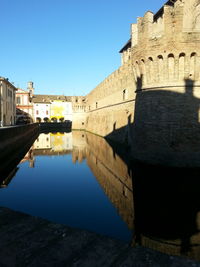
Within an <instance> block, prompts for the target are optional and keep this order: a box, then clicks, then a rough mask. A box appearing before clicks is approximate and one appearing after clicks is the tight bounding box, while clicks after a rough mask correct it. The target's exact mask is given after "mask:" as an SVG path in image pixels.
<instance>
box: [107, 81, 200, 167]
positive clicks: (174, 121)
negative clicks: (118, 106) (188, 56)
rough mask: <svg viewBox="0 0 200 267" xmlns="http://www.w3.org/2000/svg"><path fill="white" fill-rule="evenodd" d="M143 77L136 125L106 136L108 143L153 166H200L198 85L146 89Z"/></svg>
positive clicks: (136, 112)
mask: <svg viewBox="0 0 200 267" xmlns="http://www.w3.org/2000/svg"><path fill="white" fill-rule="evenodd" d="M142 78H143V77H142V76H141V77H140V78H138V79H137V83H136V88H137V90H136V92H137V96H136V100H135V114H134V123H132V122H131V117H130V116H128V117H127V125H126V126H124V127H122V128H119V129H117V127H116V125H115V127H113V132H111V133H110V134H109V135H107V136H106V139H107V141H108V142H110V141H112V140H113V141H117V142H121V143H122V144H124V145H125V146H126V147H127V148H128V149H129V151H130V154H131V157H132V158H134V159H136V160H139V161H143V162H147V163H152V164H161V165H172V166H173V165H174V166H188V167H193V166H195V167H197V166H198V167H199V166H200V161H199V157H200V123H199V119H200V118H199V108H200V99H199V98H197V97H196V96H195V93H197V90H196V91H195V89H196V88H197V87H195V82H194V81H193V80H191V79H185V85H184V86H168V87H165V88H163V89H162V90H161V89H159V88H148V89H145V88H143V84H142Z"/></svg>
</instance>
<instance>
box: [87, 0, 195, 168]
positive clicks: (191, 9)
mask: <svg viewBox="0 0 200 267" xmlns="http://www.w3.org/2000/svg"><path fill="white" fill-rule="evenodd" d="M120 53H121V59H122V60H121V61H122V65H121V67H120V68H119V69H118V70H116V71H115V72H113V73H112V74H111V75H109V76H108V77H107V78H106V79H105V80H104V81H103V82H101V83H100V84H99V85H98V86H97V87H96V88H95V89H94V90H92V91H91V92H90V93H89V94H88V95H87V96H86V113H87V114H86V124H85V128H86V130H88V131H91V132H94V133H96V134H99V135H101V136H106V137H107V138H111V139H113V140H114V141H117V142H118V141H119V142H121V143H123V144H126V145H128V146H129V147H130V150H131V153H132V155H133V157H134V158H136V159H137V160H142V161H146V162H149V163H153V164H164V165H174V166H190V167H191V166H200V163H199V157H200V150H199V147H200V134H199V133H200V109H199V105H200V104H199V103H200V0H169V1H167V2H166V3H165V4H164V5H163V6H162V7H161V8H160V10H158V12H157V13H156V14H153V13H152V12H151V11H147V12H146V13H145V14H144V16H143V17H139V18H138V19H137V23H135V24H132V25H131V35H130V39H129V40H128V42H127V43H126V44H125V45H124V47H123V48H122V49H121V50H120Z"/></svg>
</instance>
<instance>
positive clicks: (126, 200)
mask: <svg viewBox="0 0 200 267" xmlns="http://www.w3.org/2000/svg"><path fill="white" fill-rule="evenodd" d="M86 139H87V152H86V158H87V164H88V165H89V167H90V168H91V170H92V172H93V174H94V175H95V177H96V179H97V181H98V182H99V184H100V185H101V187H102V188H103V189H104V191H105V193H106V195H107V196H108V197H109V199H110V201H111V202H112V203H113V205H114V206H115V207H116V209H117V210H118V212H119V214H120V215H121V217H122V218H123V220H124V221H125V222H126V223H127V225H128V227H129V228H130V229H132V227H133V191H132V179H131V177H130V175H129V173H128V168H127V165H126V164H125V163H124V162H123V161H122V160H121V158H120V157H119V156H118V155H116V154H113V150H112V148H111V147H110V146H109V144H108V143H107V142H106V141H105V140H104V139H103V138H101V137H98V136H96V135H92V134H89V133H87V135H86Z"/></svg>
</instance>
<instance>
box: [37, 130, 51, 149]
mask: <svg viewBox="0 0 200 267" xmlns="http://www.w3.org/2000/svg"><path fill="white" fill-rule="evenodd" d="M48 148H51V140H50V133H48V134H40V135H39V136H38V138H37V139H36V140H35V143H34V150H36V149H48Z"/></svg>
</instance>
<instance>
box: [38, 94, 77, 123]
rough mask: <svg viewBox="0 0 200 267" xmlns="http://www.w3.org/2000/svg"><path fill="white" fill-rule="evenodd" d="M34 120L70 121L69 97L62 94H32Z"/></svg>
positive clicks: (70, 104)
mask: <svg viewBox="0 0 200 267" xmlns="http://www.w3.org/2000/svg"><path fill="white" fill-rule="evenodd" d="M33 106H34V107H33V109H34V121H39V122H44V121H46V120H47V119H48V120H49V121H65V120H70V121H72V103H71V97H68V96H63V95H34V96H33Z"/></svg>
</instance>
